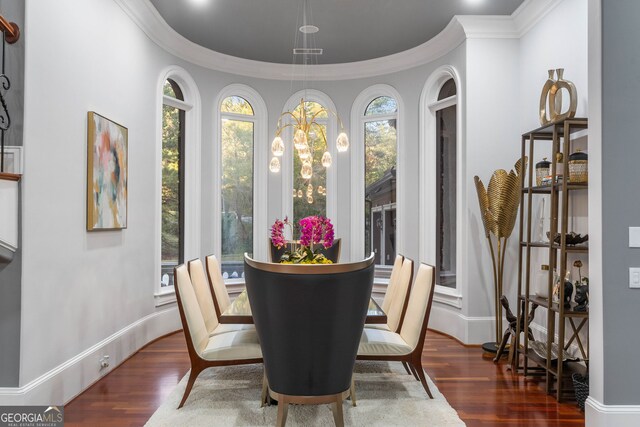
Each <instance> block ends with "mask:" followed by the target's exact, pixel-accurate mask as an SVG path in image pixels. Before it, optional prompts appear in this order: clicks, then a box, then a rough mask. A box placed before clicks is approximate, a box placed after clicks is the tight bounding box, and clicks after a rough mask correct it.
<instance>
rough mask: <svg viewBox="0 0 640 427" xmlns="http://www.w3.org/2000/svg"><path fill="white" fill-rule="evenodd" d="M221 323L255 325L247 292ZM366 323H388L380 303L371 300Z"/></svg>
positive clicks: (238, 299)
mask: <svg viewBox="0 0 640 427" xmlns="http://www.w3.org/2000/svg"><path fill="white" fill-rule="evenodd" d="M218 321H219V322H220V323H242V324H253V317H252V316H251V306H250V305H249V296H248V295H247V290H246V289H245V290H243V291H242V292H241V293H240V294H239V295H238V296H237V297H236V299H235V300H233V302H232V303H231V305H230V306H229V307H228V308H227V309H226V310H225V311H224V312H223V313H222V314H221V315H220V318H219V319H218ZM365 323H369V324H385V323H387V315H386V313H385V312H384V311H383V310H382V308H380V306H379V305H378V303H377V302H376V301H375V300H374V299H373V298H369V306H368V307H367V319H366V320H365Z"/></svg>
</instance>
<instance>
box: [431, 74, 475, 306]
mask: <svg viewBox="0 0 640 427" xmlns="http://www.w3.org/2000/svg"><path fill="white" fill-rule="evenodd" d="M449 79H453V81H454V82H455V84H456V95H454V96H451V97H448V98H445V99H443V100H440V101H438V94H439V92H440V89H442V85H443V84H444V83H445V82H446V81H447V80H449ZM463 90H464V88H463V86H462V81H461V79H460V75H459V73H458V71H457V70H456V68H455V67H453V66H451V65H444V66H442V67H440V68H438V69H437V70H435V71H434V72H433V73H432V74H431V75H430V76H429V78H428V79H427V81H426V83H425V85H424V88H423V90H422V94H421V95H420V192H419V193H420V235H421V236H422V238H421V239H420V261H422V262H426V263H428V264H431V265H435V264H436V251H437V249H436V238H435V229H436V201H437V195H436V182H437V178H436V153H437V148H436V143H437V141H436V125H437V123H436V111H439V110H441V109H443V108H446V107H450V106H452V105H456V153H457V154H456V156H457V160H456V162H457V171H456V180H457V185H458V188H457V195H456V203H457V208H456V229H457V231H456V257H457V259H458V260H461V259H464V254H465V253H466V252H467V243H466V240H467V239H466V236H467V230H466V227H465V224H466V223H467V210H468V209H467V203H466V200H467V183H466V179H465V176H464V172H465V171H466V160H465V153H466V149H465V146H466V135H465V133H464V125H463V124H464V120H465V118H464V108H463V101H464V98H463V93H464V92H463ZM466 285H467V269H466V268H465V267H464V266H463V264H462V263H458V268H457V271H456V288H455V289H454V288H448V287H445V286H441V285H439V284H437V283H436V287H435V290H434V294H435V295H434V297H433V299H434V301H437V302H440V303H443V304H447V305H451V306H453V307H456V308H462V299H463V294H464V289H465V287H466Z"/></svg>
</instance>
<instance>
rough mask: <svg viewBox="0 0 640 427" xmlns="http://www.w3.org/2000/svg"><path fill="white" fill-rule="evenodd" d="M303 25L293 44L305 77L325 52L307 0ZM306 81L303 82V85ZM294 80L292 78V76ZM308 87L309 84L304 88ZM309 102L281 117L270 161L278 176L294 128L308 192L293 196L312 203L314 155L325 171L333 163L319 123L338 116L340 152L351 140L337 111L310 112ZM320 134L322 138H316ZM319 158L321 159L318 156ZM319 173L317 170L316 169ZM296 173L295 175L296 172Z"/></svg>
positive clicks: (321, 190)
mask: <svg viewBox="0 0 640 427" xmlns="http://www.w3.org/2000/svg"><path fill="white" fill-rule="evenodd" d="M302 6H303V9H302V24H303V25H302V26H301V27H300V28H299V32H300V33H302V46H301V47H296V46H298V43H297V42H298V33H296V42H295V43H294V49H293V54H294V60H293V64H292V66H294V67H295V64H296V60H295V58H296V57H299V58H301V59H302V61H303V62H302V64H301V65H302V70H303V75H304V76H306V67H307V66H308V65H309V63H310V62H311V63H313V62H314V61H315V60H317V55H321V54H322V49H318V48H316V47H315V45H314V41H313V40H312V39H310V38H311V36H312V35H313V34H314V33H316V32H317V31H318V30H319V29H318V27H316V26H315V25H311V22H310V21H309V20H308V18H307V15H310V14H311V13H310V12H309V13H307V11H308V9H310V8H309V6H308V0H304V1H303V3H302ZM304 80H305V79H303V82H304ZM292 81H293V77H292ZM304 86H305V88H306V84H305V85H304ZM307 104H310V103H309V102H306V101H305V100H304V97H303V98H302V99H300V105H299V106H297V107H296V108H295V109H293V110H292V111H285V112H284V113H282V114H281V115H280V117H279V118H278V125H277V126H276V132H275V138H274V139H273V142H272V143H271V153H272V154H273V157H272V158H271V162H270V163H269V170H270V171H271V172H273V173H279V172H280V168H281V161H280V158H281V157H282V156H283V155H284V152H285V145H287V144H285V141H284V140H283V139H282V137H283V136H284V134H283V131H284V130H285V129H291V131H292V132H291V136H292V138H293V143H292V144H290V145H292V146H293V147H292V148H289V149H294V148H295V152H294V155H297V156H298V158H299V159H300V171H299V173H300V176H301V177H302V179H303V180H304V185H303V188H304V187H306V188H305V190H306V191H303V188H298V189H296V188H294V189H293V197H298V198H302V197H304V195H305V194H306V198H307V202H308V203H309V204H312V203H313V201H314V199H313V194H314V187H313V183H312V179H313V171H314V165H313V163H314V161H315V160H317V158H316V156H315V154H316V153H318V154H319V153H320V152H322V153H323V154H322V158H321V159H320V160H319V161H320V162H321V163H322V166H323V167H324V168H325V169H326V168H329V167H330V166H331V164H332V163H333V159H332V158H331V153H330V152H329V144H328V143H327V135H326V132H325V127H323V124H321V123H319V120H321V119H325V118H327V117H329V115H331V114H332V115H333V116H335V118H336V120H337V121H338V124H339V126H340V133H339V134H338V138H337V139H336V149H337V151H338V152H345V151H347V150H348V149H349V137H347V134H346V133H345V132H344V126H343V124H342V120H340V117H339V116H338V114H337V113H336V112H335V111H332V110H330V109H327V108H324V107H322V106H320V108H317V109H315V110H311V109H308V108H305V106H306V105H307ZM318 135H319V137H317V136H318ZM318 157H319V156H318ZM316 171H317V169H316ZM294 173H295V172H294ZM315 190H316V192H317V194H318V195H321V196H326V195H327V190H326V188H324V187H323V186H322V185H319V186H318V187H317V188H316V189H315Z"/></svg>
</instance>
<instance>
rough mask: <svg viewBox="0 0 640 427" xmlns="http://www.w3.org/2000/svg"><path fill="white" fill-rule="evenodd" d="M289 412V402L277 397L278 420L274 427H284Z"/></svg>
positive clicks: (284, 398)
mask: <svg viewBox="0 0 640 427" xmlns="http://www.w3.org/2000/svg"><path fill="white" fill-rule="evenodd" d="M288 412H289V401H288V400H287V398H286V397H285V396H283V395H279V396H278V419H277V420H276V427H284V425H285V424H286V423H287V413H288Z"/></svg>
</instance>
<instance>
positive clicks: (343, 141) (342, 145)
mask: <svg viewBox="0 0 640 427" xmlns="http://www.w3.org/2000/svg"><path fill="white" fill-rule="evenodd" d="M336 147H337V148H338V151H339V152H341V153H344V152H345V151H347V150H348V149H349V137H348V136H347V134H346V133H344V132H341V133H340V135H338V139H337V140H336Z"/></svg>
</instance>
